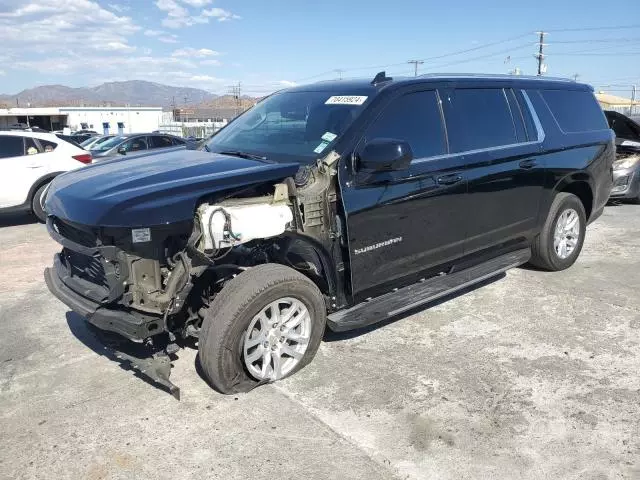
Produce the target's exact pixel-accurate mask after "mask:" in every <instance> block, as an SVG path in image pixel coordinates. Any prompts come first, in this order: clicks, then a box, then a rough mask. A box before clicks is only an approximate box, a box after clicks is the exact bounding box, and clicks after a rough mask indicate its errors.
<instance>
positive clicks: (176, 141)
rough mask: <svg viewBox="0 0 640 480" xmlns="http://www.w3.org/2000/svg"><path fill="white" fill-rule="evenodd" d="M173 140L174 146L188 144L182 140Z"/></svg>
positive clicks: (174, 138)
mask: <svg viewBox="0 0 640 480" xmlns="http://www.w3.org/2000/svg"><path fill="white" fill-rule="evenodd" d="M172 140H173V144H174V145H184V144H185V143H187V142H185V141H184V140H182V139H181V138H176V137H173V138H172Z"/></svg>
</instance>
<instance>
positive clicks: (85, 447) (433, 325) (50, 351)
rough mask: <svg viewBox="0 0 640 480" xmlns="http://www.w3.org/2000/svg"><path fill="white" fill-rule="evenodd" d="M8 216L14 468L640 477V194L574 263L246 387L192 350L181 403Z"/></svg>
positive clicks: (38, 471) (96, 475)
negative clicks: (222, 390) (50, 287)
mask: <svg viewBox="0 0 640 480" xmlns="http://www.w3.org/2000/svg"><path fill="white" fill-rule="evenodd" d="M4 222H5V223H4V224H3V225H4V226H3V227H0V328H1V329H2V335H0V444H1V445H2V448H1V449H0V478H3V479H4V478H6V479H32V478H41V479H65V478H69V479H79V478H82V479H94V480H95V479H107V478H108V479H144V478H154V479H172V480H174V479H190V478H198V479H201V478H220V479H231V478H238V479H254V478H255V479H257V478H281V479H288V478H291V479H293V478H308V479H344V478H350V479H352V480H357V479H367V480H369V479H451V480H460V479H500V480H503V479H548V478H553V479H576V480H577V479H580V480H596V479H597V480H604V479H612V480H613V479H620V478H627V479H638V478H640V435H639V433H640V375H639V371H640V294H639V293H640V207H639V206H634V205H622V206H612V207H607V208H606V210H605V213H604V215H603V216H602V217H601V218H600V219H599V220H598V221H597V222H596V223H595V224H593V225H592V226H591V227H590V228H589V230H588V233H587V240H586V243H585V247H584V250H583V253H582V256H581V257H580V259H579V260H578V262H577V264H576V265H575V266H573V267H572V268H571V269H569V270H567V271H564V272H559V273H544V272H539V271H535V270H529V269H524V268H521V269H515V270H512V271H510V272H508V273H507V275H506V276H505V277H502V278H500V279H497V280H496V281H493V282H490V283H489V284H487V285H484V286H482V287H480V288H476V289H474V290H472V291H470V292H467V293H465V294H463V295H459V296H457V297H455V298H451V299H447V301H444V302H440V303H438V304H436V305H433V306H431V307H430V308H428V309H425V310H422V311H420V312H417V313H415V314H413V315H410V316H406V317H404V318H402V319H399V320H397V321H394V322H391V323H388V324H385V325H382V326H378V327H377V328H370V329H367V330H364V331H358V332H351V333H349V334H341V335H337V334H327V335H326V336H325V341H324V342H323V344H322V345H321V347H320V350H319V352H318V355H317V357H316V358H315V360H314V361H313V362H312V363H311V365H309V366H308V367H306V368H305V369H304V370H303V371H301V372H300V373H298V374H297V375H295V376H294V377H292V378H290V379H287V380H285V381H283V382H280V383H278V384H275V385H268V386H264V387H260V388H258V389H256V390H254V391H252V392H250V393H248V394H242V395H237V396H222V395H220V394H218V393H216V392H214V391H212V390H211V389H210V388H209V387H208V386H207V385H206V384H205V382H204V381H203V380H202V379H201V378H200V376H199V375H198V374H197V373H196V371H195V368H194V362H195V356H196V352H195V351H194V350H183V351H181V352H180V353H179V359H178V360H177V362H176V364H175V368H174V371H173V374H172V379H173V380H174V381H175V383H177V384H178V385H179V386H180V387H181V389H182V400H181V401H180V402H178V401H176V400H175V399H174V398H172V397H171V396H170V395H168V394H167V393H165V392H163V391H161V390H158V389H156V388H154V387H153V386H151V385H149V384H148V383H145V382H143V381H142V380H140V379H139V378H137V377H135V376H134V375H133V374H132V372H131V371H127V370H125V369H123V368H121V367H120V366H119V364H118V363H115V362H113V361H111V360H109V359H108V358H107V357H106V356H104V355H102V354H101V351H100V348H99V345H98V344H97V343H96V342H95V341H94V340H93V337H92V336H91V334H90V333H89V331H88V330H87V328H86V326H85V324H84V321H83V320H82V319H81V318H80V317H79V316H77V315H75V314H73V313H71V312H69V311H68V309H67V308H66V307H65V306H64V305H63V304H62V303H60V302H59V301H58V300H56V299H55V298H54V297H53V296H52V295H51V294H50V293H49V292H48V291H47V289H46V286H45V285H44V281H43V278H42V271H43V269H44V267H45V266H46V265H48V264H49V263H50V262H51V256H52V254H53V253H54V252H55V251H57V250H58V248H59V247H58V245H56V244H55V243H54V242H53V241H52V240H50V239H49V237H48V235H47V233H46V231H45V228H44V227H43V226H42V225H38V224H33V223H29V221H28V220H27V219H22V218H17V219H16V218H13V219H8V220H7V219H5V220H4Z"/></svg>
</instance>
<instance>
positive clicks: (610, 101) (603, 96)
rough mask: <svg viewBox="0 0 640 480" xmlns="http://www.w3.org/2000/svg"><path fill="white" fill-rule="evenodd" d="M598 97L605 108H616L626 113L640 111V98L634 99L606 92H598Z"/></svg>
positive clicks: (615, 109) (617, 110)
mask: <svg viewBox="0 0 640 480" xmlns="http://www.w3.org/2000/svg"><path fill="white" fill-rule="evenodd" d="M596 98H597V99H598V102H600V106H601V107H602V109H603V110H614V111H616V112H620V113H624V114H625V115H629V114H631V113H638V112H640V107H639V105H640V101H638V100H635V101H632V100H631V99H630V98H625V97H618V96H617V95H611V94H610V93H605V92H598V93H596ZM632 107H633V109H632Z"/></svg>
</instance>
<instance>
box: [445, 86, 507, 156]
mask: <svg viewBox="0 0 640 480" xmlns="http://www.w3.org/2000/svg"><path fill="white" fill-rule="evenodd" d="M443 97H444V98H443V109H444V117H445V121H446V124H447V135H448V137H449V149H450V151H451V153H459V152H465V151H469V150H480V149H485V148H491V147H500V146H505V145H512V144H514V143H517V142H518V138H517V136H516V129H515V125H514V123H513V118H512V117H511V111H510V109H509V104H508V102H507V98H506V96H505V94H504V91H503V90H502V89H498V88H469V89H456V90H448V91H445V92H444V94H443Z"/></svg>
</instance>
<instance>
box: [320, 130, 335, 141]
mask: <svg viewBox="0 0 640 480" xmlns="http://www.w3.org/2000/svg"><path fill="white" fill-rule="evenodd" d="M336 137H337V135H336V134H335V133H331V132H326V133H325V134H324V135H322V137H320V138H322V140H324V141H325V142H333V141H334V140H335V138H336Z"/></svg>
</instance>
